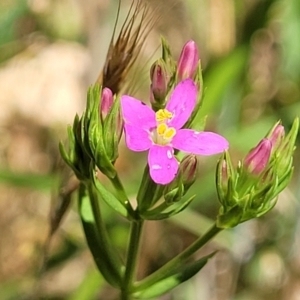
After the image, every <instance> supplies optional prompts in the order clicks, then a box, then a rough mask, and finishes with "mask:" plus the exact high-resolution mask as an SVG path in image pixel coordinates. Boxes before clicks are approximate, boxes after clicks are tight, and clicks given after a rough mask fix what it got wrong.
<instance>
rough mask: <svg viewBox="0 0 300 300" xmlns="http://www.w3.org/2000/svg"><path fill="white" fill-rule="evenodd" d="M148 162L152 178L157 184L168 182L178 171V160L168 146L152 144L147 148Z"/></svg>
mask: <svg viewBox="0 0 300 300" xmlns="http://www.w3.org/2000/svg"><path fill="white" fill-rule="evenodd" d="M148 164H149V169H150V176H151V178H152V180H153V181H154V182H156V183H158V184H168V183H170V182H171V181H172V180H173V179H174V178H175V176H176V174H177V172H178V165H179V163H178V161H177V159H176V158H175V157H174V150H173V148H172V147H170V146H160V145H153V146H152V147H151V148H150V150H149V155H148Z"/></svg>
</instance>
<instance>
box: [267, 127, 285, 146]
mask: <svg viewBox="0 0 300 300" xmlns="http://www.w3.org/2000/svg"><path fill="white" fill-rule="evenodd" d="M284 136H285V131H284V127H283V126H282V125H281V123H280V122H277V123H276V124H275V126H274V127H273V128H272V129H271V131H270V132H269V134H268V135H267V138H268V139H269V140H270V141H271V143H272V149H273V151H275V149H277V148H278V147H279V146H280V144H281V142H282V141H283V139H284Z"/></svg>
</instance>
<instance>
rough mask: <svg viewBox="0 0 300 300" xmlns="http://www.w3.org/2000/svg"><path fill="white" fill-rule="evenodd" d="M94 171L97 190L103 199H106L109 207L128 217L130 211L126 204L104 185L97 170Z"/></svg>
mask: <svg viewBox="0 0 300 300" xmlns="http://www.w3.org/2000/svg"><path fill="white" fill-rule="evenodd" d="M92 173H93V183H94V185H95V187H96V189H97V191H98V192H99V194H100V196H101V198H102V200H104V201H105V202H106V204H107V205H108V206H109V207H111V208H112V209H113V210H114V211H115V212H117V213H118V214H120V215H122V216H123V217H125V218H127V216H128V211H127V208H126V206H125V205H124V204H123V203H122V202H121V201H119V200H118V199H117V198H116V197H115V196H114V195H113V194H112V193H111V192H109V191H108V190H107V189H106V188H105V187H104V185H103V184H102V183H101V182H100V181H99V180H98V178H97V177H96V174H95V172H93V171H92Z"/></svg>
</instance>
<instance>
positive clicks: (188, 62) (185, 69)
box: [177, 40, 199, 80]
mask: <svg viewBox="0 0 300 300" xmlns="http://www.w3.org/2000/svg"><path fill="white" fill-rule="evenodd" d="M198 62H199V52H198V48H197V45H196V43H195V42H194V41H193V40H190V41H188V42H187V43H186V44H185V45H184V46H183V48H182V51H181V54H180V57H179V61H178V65H177V74H178V78H179V80H184V79H187V78H192V77H193V76H194V74H195V71H196V69H197V66H198Z"/></svg>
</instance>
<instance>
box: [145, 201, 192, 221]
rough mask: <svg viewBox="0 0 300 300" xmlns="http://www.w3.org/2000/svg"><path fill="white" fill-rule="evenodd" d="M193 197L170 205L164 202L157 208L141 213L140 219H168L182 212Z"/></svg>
mask: <svg viewBox="0 0 300 300" xmlns="http://www.w3.org/2000/svg"><path fill="white" fill-rule="evenodd" d="M195 197H196V196H195V195H194V196H192V197H190V198H188V199H186V200H183V201H179V202H175V203H174V204H172V205H167V204H166V203H165V202H164V203H162V204H161V205H159V206H158V207H156V208H154V209H152V210H149V211H146V212H143V214H142V217H143V218H144V219H146V220H163V219H167V218H170V217H172V216H174V215H176V214H178V213H180V212H181V211H183V210H184V209H185V208H186V207H187V206H188V205H189V204H190V203H191V202H192V201H193V200H194V199H195Z"/></svg>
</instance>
